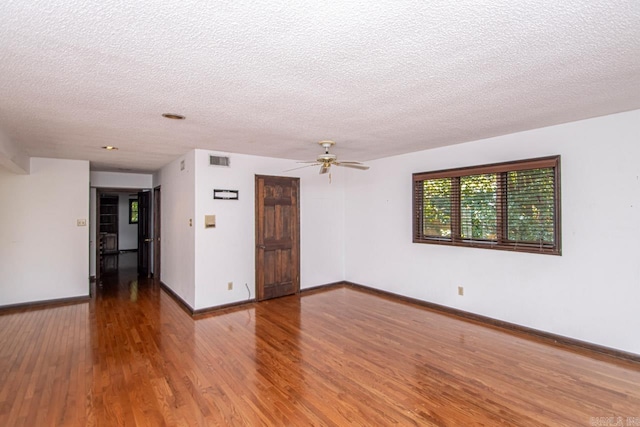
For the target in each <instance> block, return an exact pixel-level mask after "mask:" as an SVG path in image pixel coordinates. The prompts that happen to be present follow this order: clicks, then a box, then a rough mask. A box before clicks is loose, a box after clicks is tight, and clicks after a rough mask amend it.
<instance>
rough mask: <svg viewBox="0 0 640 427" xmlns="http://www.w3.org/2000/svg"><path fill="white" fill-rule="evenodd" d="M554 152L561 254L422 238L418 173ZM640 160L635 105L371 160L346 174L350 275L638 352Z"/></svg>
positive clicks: (439, 301)
mask: <svg viewBox="0 0 640 427" xmlns="http://www.w3.org/2000/svg"><path fill="white" fill-rule="evenodd" d="M553 154H560V155H561V156H562V159H561V162H562V163H561V174H562V176H561V185H562V247H563V254H562V256H552V255H540V254H526V253H511V252H505V251H495V250H486V249H476V248H461V247H446V246H438V245H428V244H414V243H412V238H411V218H412V215H411V209H412V208H411V174H412V173H414V172H423V171H429V170H438V169H446V168H455V167H461V166H470V165H479V164H485V163H494V162H501V161H508V160H519V159H526V158H532V157H541V156H547V155H553ZM639 158H640V111H632V112H627V113H622V114H616V115H611V116H606V117H600V118H595V119H590V120H584V121H580V122H574V123H568V124H563V125H559V126H553V127H547V128H542V129H536V130H531V131H527V132H521V133H516V134H511V135H505V136H501V137H496V138H490V139H486V140H481V141H475V142H470V143H466V144H460V145H455V146H450V147H444V148H439V149H434V150H428V151H423V152H418V153H412V154H407V155H403V156H396V157H391V158H386V159H382V160H378V161H375V162H371V163H370V164H371V166H372V168H371V170H370V171H369V172H368V173H366V174H357V173H350V174H349V177H348V179H349V181H348V185H347V188H346V242H347V243H346V278H347V280H349V281H352V282H356V283H360V284H363V285H367V286H372V287H375V288H379V289H383V290H387V291H391V292H394V293H397V294H401V295H406V296H410V297H413V298H418V299H422V300H425V301H430V302H434V303H437V304H442V305H445V306H450V307H455V308H458V309H462V310H465V311H469V312H473V313H477V314H481V315H485V316H489V317H492V318H496V319H501V320H505V321H508V322H513V323H517V324H520V325H524V326H528V327H532V328H535V329H539V330H543V331H548V332H551V333H555V334H559V335H563V336H567V337H572V338H576V339H579V340H584V341H588V342H592V343H595V344H599V345H604V346H608V347H612V348H616V349H619V350H623V351H628V352H632V353H636V354H640V339H638V331H640V316H638V301H640V286H639V285H640V262H639V260H640V248H639V247H638V245H637V242H638V241H640V215H639V212H640V178H639V176H640V164H639V163H638V159H639ZM457 286H464V288H465V295H464V296H458V295H457Z"/></svg>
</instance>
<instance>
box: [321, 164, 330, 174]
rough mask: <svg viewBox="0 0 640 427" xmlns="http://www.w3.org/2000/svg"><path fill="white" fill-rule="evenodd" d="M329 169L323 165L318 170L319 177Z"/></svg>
mask: <svg viewBox="0 0 640 427" xmlns="http://www.w3.org/2000/svg"><path fill="white" fill-rule="evenodd" d="M329 167H330V165H328V164H323V165H322V167H321V168H320V175H322V174H324V173H327V172H329Z"/></svg>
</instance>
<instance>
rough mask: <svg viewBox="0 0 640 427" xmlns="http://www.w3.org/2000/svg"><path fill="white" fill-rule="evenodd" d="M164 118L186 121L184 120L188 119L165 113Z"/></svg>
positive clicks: (180, 115) (179, 115)
mask: <svg viewBox="0 0 640 427" xmlns="http://www.w3.org/2000/svg"><path fill="white" fill-rule="evenodd" d="M162 117H164V118H165V119H171V120H184V119H186V117H185V116H183V115H182V114H173V113H164V114H163V115H162Z"/></svg>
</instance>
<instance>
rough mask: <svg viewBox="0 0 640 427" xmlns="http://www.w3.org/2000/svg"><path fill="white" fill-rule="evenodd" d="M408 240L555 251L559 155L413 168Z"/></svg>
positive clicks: (557, 241) (557, 248)
mask: <svg viewBox="0 0 640 427" xmlns="http://www.w3.org/2000/svg"><path fill="white" fill-rule="evenodd" d="M413 194H414V199H413V206H414V209H413V216H414V220H413V241H414V243H434V244H444V245H454V246H472V247H481V248H490V249H503V250H514V251H522V252H537V253H546V254H553V255H560V253H561V245H560V156H554V157H545V158H540V159H531V160H521V161H517V162H509V163H500V164H493V165H483V166H475V167H468V168H461V169H449V170H443V171H436V172H423V173H415V174H413Z"/></svg>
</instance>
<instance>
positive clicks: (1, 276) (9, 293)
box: [0, 158, 89, 305]
mask: <svg viewBox="0 0 640 427" xmlns="http://www.w3.org/2000/svg"><path fill="white" fill-rule="evenodd" d="M0 206H2V208H1V209H0V305H10V304H18V303H24V302H35V301H43V300H53V299H60V298H70V297H78V296H86V295H88V294H89V251H88V247H89V227H88V226H83V227H78V226H77V220H78V219H85V220H88V218H89V162H87V161H80V160H58V159H42V158H32V159H31V162H30V174H29V175H15V174H12V173H10V172H7V171H5V170H2V169H0Z"/></svg>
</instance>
